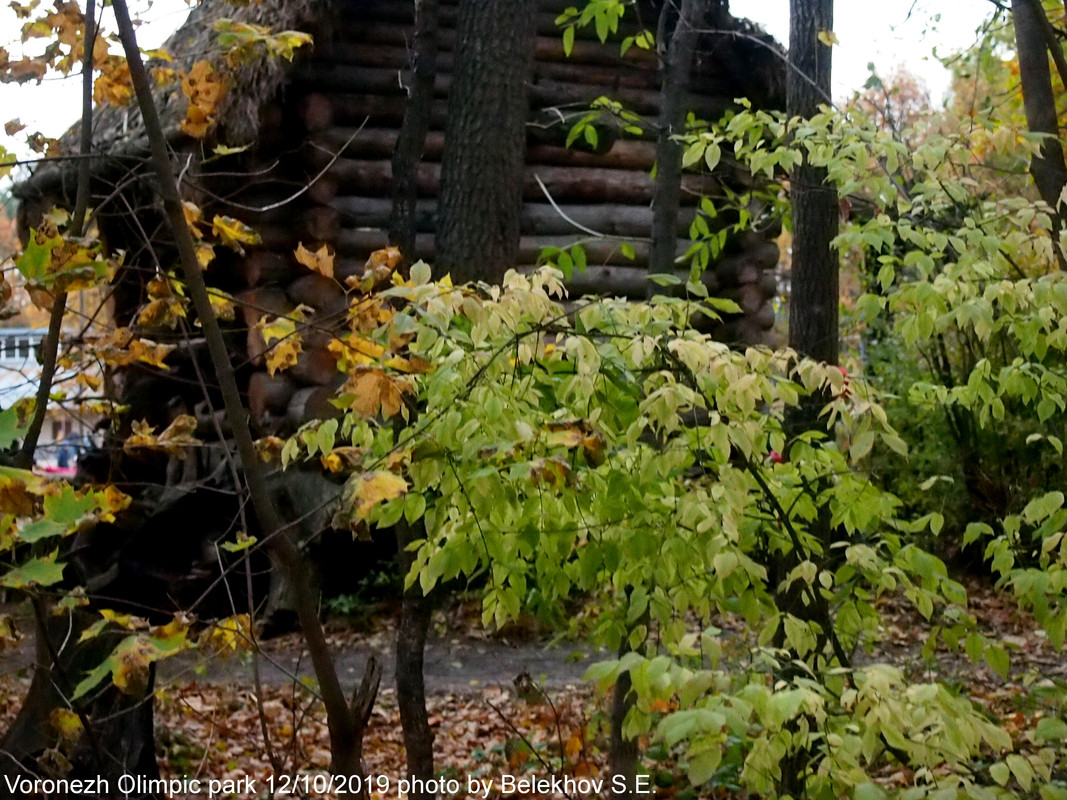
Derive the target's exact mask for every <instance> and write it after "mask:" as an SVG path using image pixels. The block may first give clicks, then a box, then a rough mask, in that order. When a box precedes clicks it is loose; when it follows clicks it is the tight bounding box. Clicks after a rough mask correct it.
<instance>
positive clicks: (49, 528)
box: [19, 519, 67, 544]
mask: <svg viewBox="0 0 1067 800" xmlns="http://www.w3.org/2000/svg"><path fill="white" fill-rule="evenodd" d="M66 532H67V527H66V525H60V524H59V523H58V522H56V521H55V520H51V519H37V520H34V521H33V522H31V523H29V524H28V525H26V526H25V527H23V528H20V529H19V539H21V540H22V541H24V542H26V543H28V544H29V543H32V542H39V541H41V540H42V539H48V538H50V537H53V536H62V535H63V534H65V533H66Z"/></svg>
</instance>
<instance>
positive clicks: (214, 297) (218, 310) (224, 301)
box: [208, 289, 236, 322]
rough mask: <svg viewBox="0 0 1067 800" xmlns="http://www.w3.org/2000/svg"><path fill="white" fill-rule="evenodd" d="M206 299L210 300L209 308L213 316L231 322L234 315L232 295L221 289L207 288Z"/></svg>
mask: <svg viewBox="0 0 1067 800" xmlns="http://www.w3.org/2000/svg"><path fill="white" fill-rule="evenodd" d="M208 300H210V302H211V310H212V311H214V312H215V316H216V317H218V318H219V319H221V320H224V321H226V322H233V320H234V319H235V317H236V310H235V309H234V300H233V297H231V296H230V295H228V294H226V292H224V291H222V290H221V289H210V290H208Z"/></svg>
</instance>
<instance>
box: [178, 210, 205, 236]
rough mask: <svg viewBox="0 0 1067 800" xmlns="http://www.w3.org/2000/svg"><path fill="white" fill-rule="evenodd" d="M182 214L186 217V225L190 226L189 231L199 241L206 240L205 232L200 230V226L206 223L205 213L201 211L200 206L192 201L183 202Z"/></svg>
mask: <svg viewBox="0 0 1067 800" xmlns="http://www.w3.org/2000/svg"><path fill="white" fill-rule="evenodd" d="M182 213H183V214H184V215H185V224H186V225H188V226H189V231H190V232H191V233H192V234H193V236H195V237H196V238H197V239H203V238H204V232H203V231H202V230H201V229H200V224H201V223H202V222H203V221H204V213H203V212H202V211H201V210H200V206H198V205H197V204H196V203H194V202H192V201H190V200H184V201H182Z"/></svg>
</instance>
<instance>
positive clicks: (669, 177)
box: [649, 0, 708, 272]
mask: <svg viewBox="0 0 1067 800" xmlns="http://www.w3.org/2000/svg"><path fill="white" fill-rule="evenodd" d="M707 4H708V0H683V2H682V7H681V11H679V12H677V20H676V21H675V22H674V24H673V32H672V33H671V35H670V41H669V43H668V42H667V40H666V39H663V40H661V43H660V47H661V51H660V56H661V58H662V60H663V62H662V63H663V66H662V69H661V74H662V76H663V78H662V80H663V84H662V90H661V94H660V97H661V99H660V114H659V135H658V139H657V141H656V198H655V201H654V204H653V210H652V257H651V260H650V263H649V269H651V270H652V271H653V272H670V271H671V270H672V269H673V268H674V257H675V250H676V248H677V246H678V234H677V227H678V207H679V205H680V203H681V193H682V151H683V149H684V147H683V145H682V144H681V143H680V142H678V141H677V140H676V139H675V137H676V136H678V135H680V134H682V133H684V132H685V113H686V108H685V105H684V103H683V100H684V98H685V93H686V90H687V89H688V88H689V73H690V72H691V71H692V67H693V54H694V53H695V51H696V42H697V29H698V28H699V27H700V24H701V22H702V21H703V19H704V12H705V7H706V6H707ZM668 16H670V17H673V16H675V8H674V5H673V4H671V3H668V4H666V5H664V7H663V10H662V11H661V12H660V17H661V21H660V26H659V28H660V30H661V31H665V30H670V29H671V23H670V21H669V20H668V19H667V17H668Z"/></svg>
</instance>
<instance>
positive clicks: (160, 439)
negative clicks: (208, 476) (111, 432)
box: [122, 414, 202, 459]
mask: <svg viewBox="0 0 1067 800" xmlns="http://www.w3.org/2000/svg"><path fill="white" fill-rule="evenodd" d="M196 427H197V422H196V417H194V416H192V415H190V414H179V415H178V416H177V417H175V418H174V421H173V422H171V423H170V425H168V426H167V427H166V428H165V429H164V430H163V432H162V433H160V434H159V435H158V436H157V435H156V434H155V428H154V427H152V426H151V425H149V424H148V423H147V422H146V421H145V420H134V421H133V422H132V423H131V424H130V428H131V430H132V433H131V434H130V435H129V436H128V437H126V441H125V442H124V443H123V445H122V447H123V450H125V451H126V453H128V454H131V455H132V454H134V453H136V452H137V451H138V450H142V449H143V450H163V451H164V452H166V453H168V454H170V455H174V456H177V457H178V458H180V459H181V458H185V456H186V454H187V451H186V448H187V447H191V446H194V445H199V444H202V442H201V441H200V440H199V439H197V438H196V436H194V434H195V433H196Z"/></svg>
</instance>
